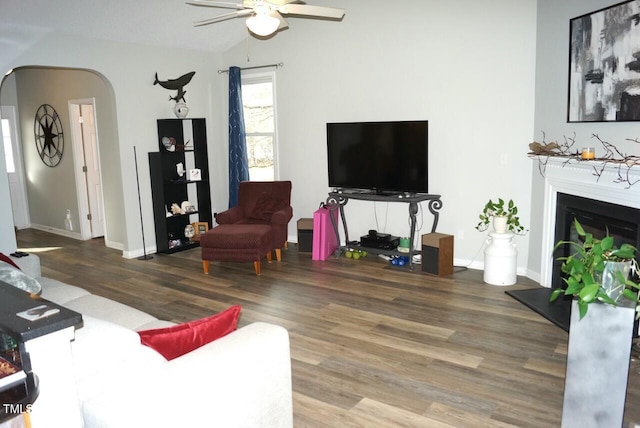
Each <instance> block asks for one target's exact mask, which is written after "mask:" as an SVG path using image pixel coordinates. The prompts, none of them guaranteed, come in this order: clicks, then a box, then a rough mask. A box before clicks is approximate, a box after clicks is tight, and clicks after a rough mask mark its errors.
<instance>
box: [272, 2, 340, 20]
mask: <svg viewBox="0 0 640 428" xmlns="http://www.w3.org/2000/svg"><path fill="white" fill-rule="evenodd" d="M277 10H278V12H280V13H283V14H285V15H304V16H315V17H318V18H331V19H342V17H343V16H344V9H335V8H332V7H323V6H310V5H306V4H285V5H284V6H278V8H277Z"/></svg>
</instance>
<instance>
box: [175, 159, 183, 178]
mask: <svg viewBox="0 0 640 428" xmlns="http://www.w3.org/2000/svg"><path fill="white" fill-rule="evenodd" d="M176 172H177V173H178V175H179V176H180V177H182V176H183V175H184V164H183V163H182V162H178V163H177V164H176Z"/></svg>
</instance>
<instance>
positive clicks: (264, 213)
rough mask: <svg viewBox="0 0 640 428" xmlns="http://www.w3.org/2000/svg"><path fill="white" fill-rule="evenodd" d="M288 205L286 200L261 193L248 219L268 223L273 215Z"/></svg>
mask: <svg viewBox="0 0 640 428" xmlns="http://www.w3.org/2000/svg"><path fill="white" fill-rule="evenodd" d="M288 204H289V203H288V201H287V200H285V199H284V198H282V197H278V195H275V194H273V193H267V192H262V193H261V194H260V196H258V199H257V200H256V204H255V205H254V206H253V211H252V212H251V214H250V215H249V218H252V219H256V220H262V221H266V222H270V221H271V217H272V216H273V214H274V213H275V212H276V211H280V210H281V209H283V208H285V207H287V206H288Z"/></svg>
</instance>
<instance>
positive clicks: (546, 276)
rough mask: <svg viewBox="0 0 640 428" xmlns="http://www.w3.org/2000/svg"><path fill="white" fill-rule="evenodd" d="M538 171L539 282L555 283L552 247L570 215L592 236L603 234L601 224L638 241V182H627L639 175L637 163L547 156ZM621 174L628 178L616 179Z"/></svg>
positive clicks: (556, 284) (611, 232)
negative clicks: (540, 196) (620, 164)
mask: <svg viewBox="0 0 640 428" xmlns="http://www.w3.org/2000/svg"><path fill="white" fill-rule="evenodd" d="M534 161H535V162H537V160H534ZM542 172H543V174H544V178H545V179H544V212H543V227H542V242H541V266H540V285H542V286H543V287H557V286H558V285H559V282H557V281H558V278H559V277H558V275H556V274H554V271H555V272H556V273H557V269H558V267H557V263H555V262H554V258H555V257H557V256H558V255H559V254H553V247H554V245H555V243H556V242H557V241H558V240H559V239H560V238H562V239H567V238H569V236H570V235H567V234H566V233H567V229H568V228H570V227H571V223H572V222H573V217H572V216H574V215H577V216H578V217H579V218H578V220H579V221H580V222H581V224H583V225H587V227H588V228H589V231H590V232H592V233H594V235H595V236H598V235H597V234H596V232H597V233H603V231H605V230H606V228H604V227H603V226H604V225H607V226H608V227H609V233H610V234H612V235H613V234H615V235H620V237H621V238H620V239H624V240H625V241H627V242H630V243H631V244H633V245H635V246H638V245H640V240H639V237H638V236H639V235H638V234H639V233H640V232H639V230H638V229H640V227H639V224H640V182H639V183H637V184H636V185H633V186H629V184H628V182H631V183H633V182H636V181H637V180H640V168H637V167H635V168H633V169H632V170H630V171H627V170H626V167H624V166H623V167H622V168H621V169H620V168H618V166H616V165H615V164H608V165H606V166H605V167H603V164H602V163H600V162H597V161H584V162H583V161H575V160H571V161H570V162H569V160H568V159H566V158H560V157H550V158H549V159H547V161H546V165H545V168H544V169H543V171H542ZM596 172H599V176H597V175H596ZM621 174H624V175H627V174H628V182H627V183H625V182H619V181H620V180H619V178H620V175H621ZM567 210H569V214H567V215H566V216H565V214H566V213H564V214H563V212H564V211H567ZM569 233H570V230H569ZM638 248H640V246H639V247H638Z"/></svg>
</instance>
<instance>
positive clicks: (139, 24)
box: [0, 0, 247, 54]
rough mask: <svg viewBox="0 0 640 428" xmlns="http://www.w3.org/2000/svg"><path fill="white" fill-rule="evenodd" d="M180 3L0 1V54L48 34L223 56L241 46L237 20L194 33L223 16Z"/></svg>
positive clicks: (241, 25)
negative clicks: (196, 24)
mask: <svg viewBox="0 0 640 428" xmlns="http://www.w3.org/2000/svg"><path fill="white" fill-rule="evenodd" d="M225 12H228V11H225V10H224V9H209V8H199V7H193V6H189V5H187V4H185V3H184V1H181V0H133V1H132V0H102V1H88V0H55V1H52V0H29V1H17V0H0V51H4V53H5V54H6V53H8V52H11V51H20V50H22V49H24V48H25V44H31V43H35V42H37V41H38V39H40V38H43V37H47V36H48V35H50V34H56V33H57V34H66V35H70V36H79V37H88V38H96V39H103V40H110V41H119V42H129V43H140V44H145V45H156V46H167V47H174V48H188V49H197V50H203V51H209V52H223V51H225V50H227V49H228V48H230V47H231V46H233V45H234V44H236V43H237V42H239V41H241V40H243V39H244V38H245V37H246V36H247V29H246V27H245V26H244V23H243V21H242V20H231V21H226V22H221V23H218V24H216V25H208V26H204V27H194V26H193V22H194V21H197V20H201V19H205V18H210V17H214V16H216V15H218V14H221V13H225Z"/></svg>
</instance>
